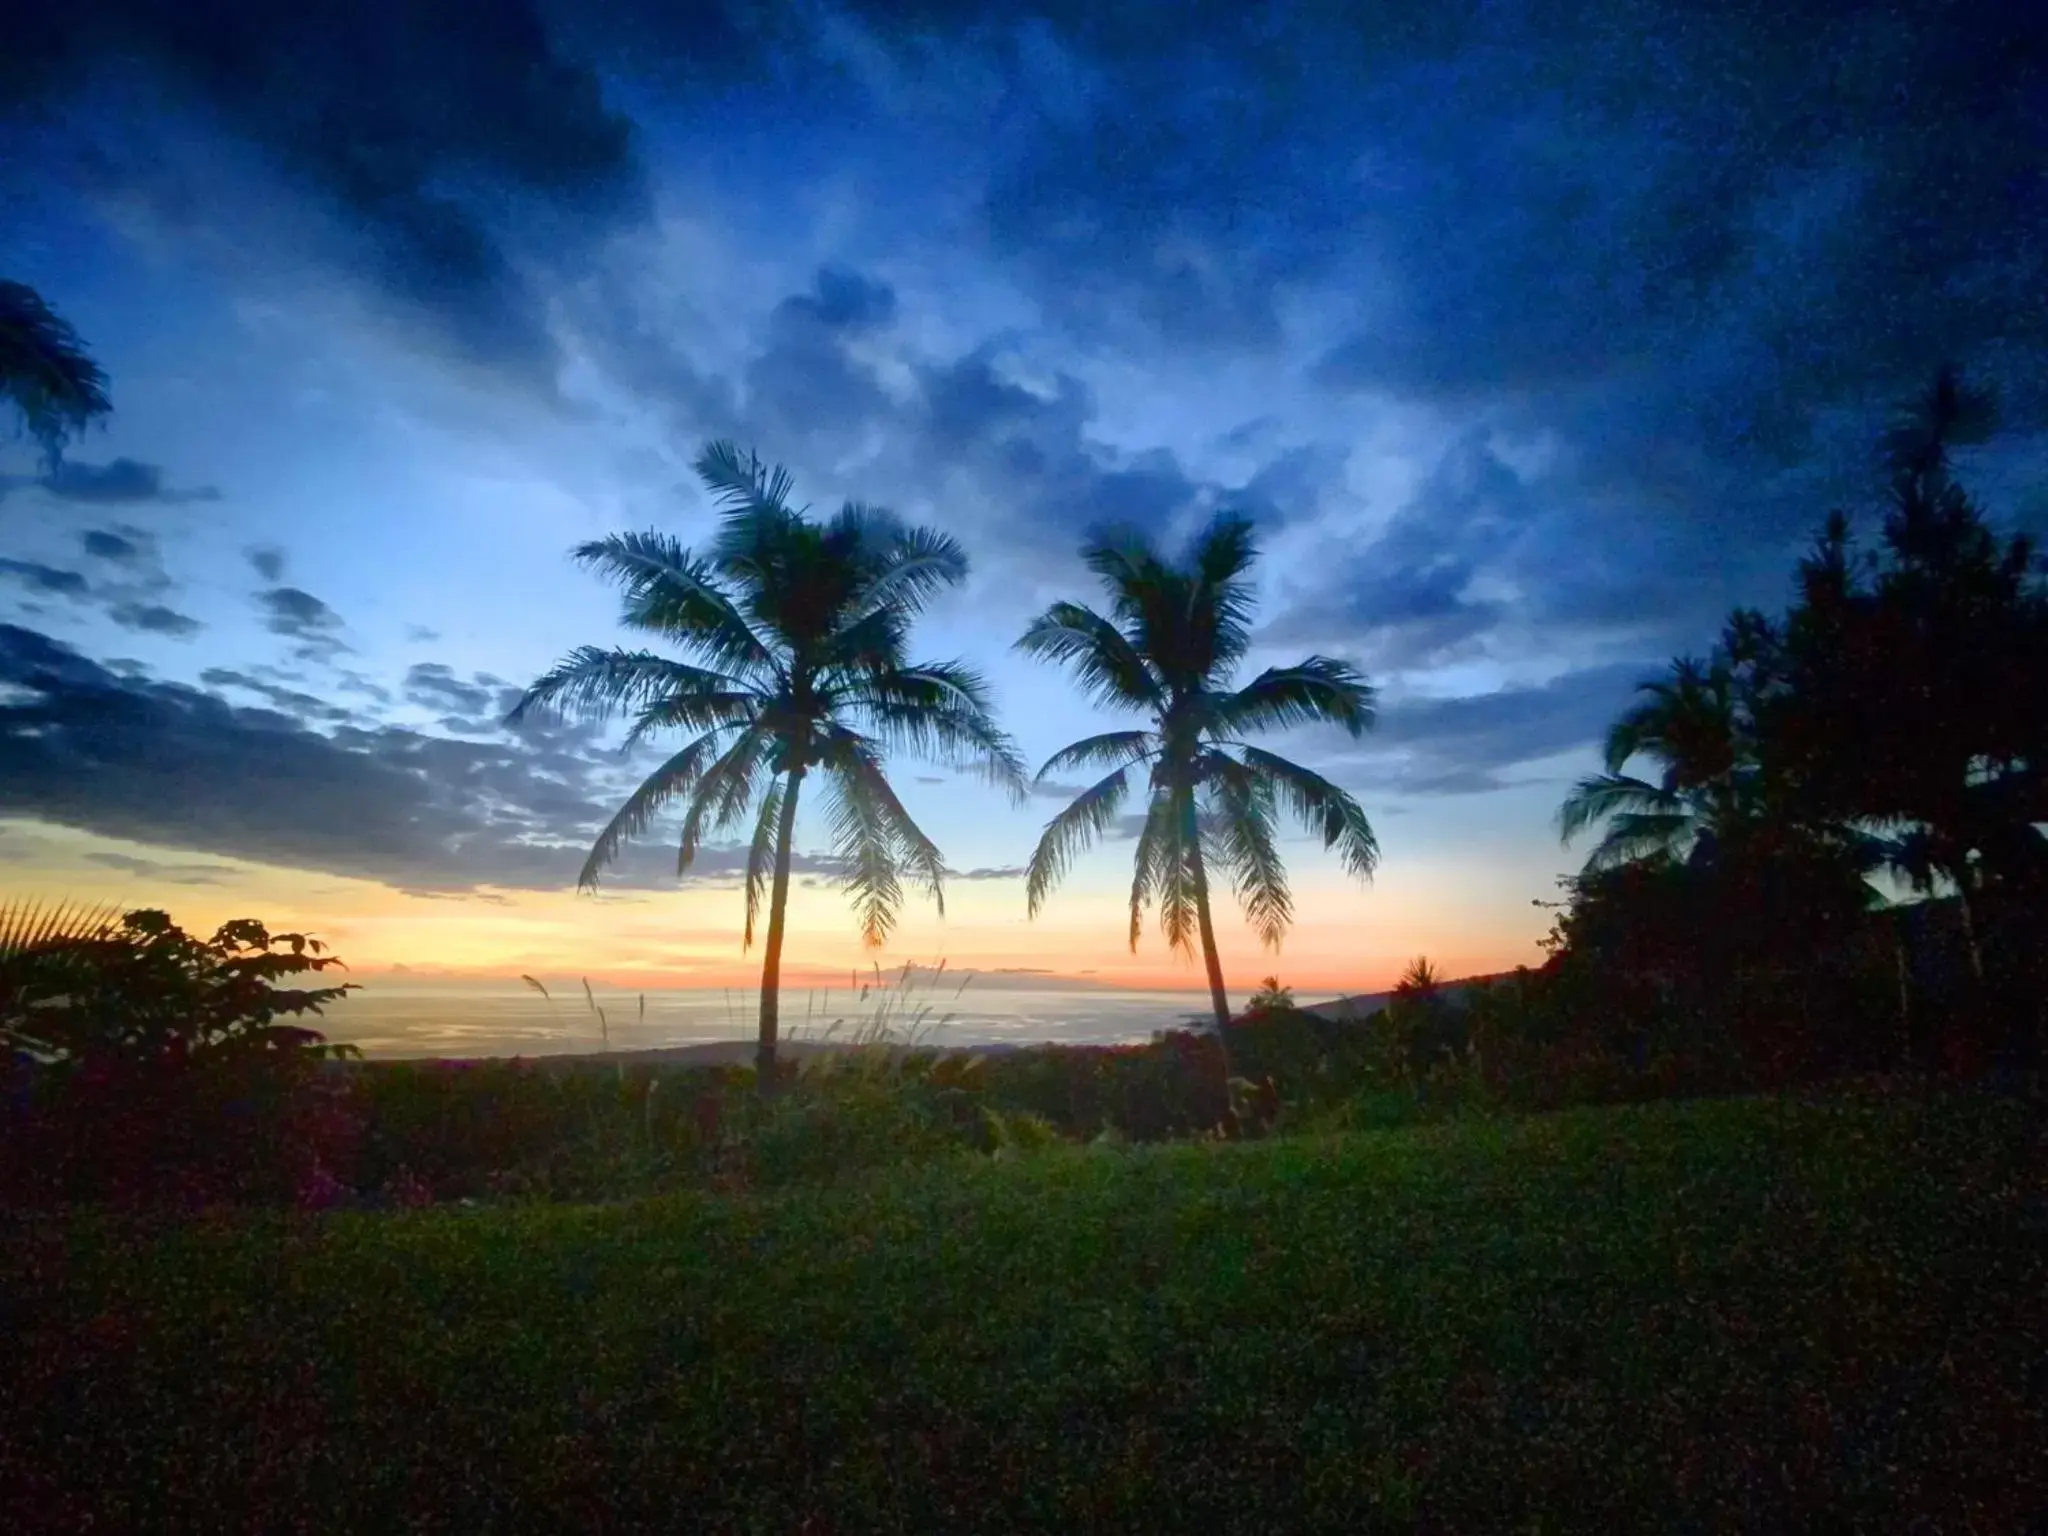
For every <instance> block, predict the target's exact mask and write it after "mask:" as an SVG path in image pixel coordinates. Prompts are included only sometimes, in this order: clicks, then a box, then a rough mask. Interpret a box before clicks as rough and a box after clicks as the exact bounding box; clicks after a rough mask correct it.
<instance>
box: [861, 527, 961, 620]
mask: <svg viewBox="0 0 2048 1536" xmlns="http://www.w3.org/2000/svg"><path fill="white" fill-rule="evenodd" d="M875 564H876V567H877V568H876V569H875V571H874V572H873V574H872V575H870V576H869V577H868V578H867V580H866V581H865V582H864V583H863V584H862V585H861V587H860V588H859V590H858V591H857V592H856V593H855V594H854V598H853V603H852V607H853V609H854V611H855V612H857V613H862V614H866V613H871V612H873V611H875V610H877V609H882V608H887V609H891V610H894V611H896V612H898V613H901V614H904V615H905V616H908V615H911V614H915V613H918V612H920V611H921V610H922V609H923V608H924V606H925V604H926V603H928V602H930V601H931V600H932V599H933V598H934V597H937V596H938V595H939V593H941V592H943V591H945V590H946V589H947V588H948V587H952V586H957V585H959V583H961V582H963V581H965V580H966V579H967V551H966V550H965V549H963V548H962V547H961V545H960V542H959V540H957V539H955V538H954V537H953V536H952V535H951V534H949V533H945V532H942V531H941V530H939V529H936V528H892V530H891V532H890V537H889V539H888V541H887V543H886V545H885V546H884V549H883V552H882V555H881V558H880V559H879V560H877V561H876V562H875Z"/></svg>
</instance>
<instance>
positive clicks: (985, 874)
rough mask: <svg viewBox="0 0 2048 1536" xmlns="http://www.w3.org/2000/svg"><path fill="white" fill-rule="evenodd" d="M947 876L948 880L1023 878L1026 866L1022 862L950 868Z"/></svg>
mask: <svg viewBox="0 0 2048 1536" xmlns="http://www.w3.org/2000/svg"><path fill="white" fill-rule="evenodd" d="M946 878H947V879H948V880H1022V879H1023V878H1024V866H1023V865H1022V864H996V865H984V866H983V867H982V868H980V869H949V870H947V871H946Z"/></svg>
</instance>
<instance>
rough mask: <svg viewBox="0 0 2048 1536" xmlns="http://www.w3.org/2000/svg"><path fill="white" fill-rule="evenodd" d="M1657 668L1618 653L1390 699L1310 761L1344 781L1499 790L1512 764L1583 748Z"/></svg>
mask: <svg viewBox="0 0 2048 1536" xmlns="http://www.w3.org/2000/svg"><path fill="white" fill-rule="evenodd" d="M1655 670H1656V669H1655V667H1654V666H1652V665H1649V664H1645V663H1638V662H1615V663H1607V664H1603V665H1599V666H1593V667H1585V668H1581V669H1579V670H1577V671H1572V672H1566V673H1564V674H1562V675H1560V676H1558V677H1555V678H1552V679H1550V680H1549V681H1547V682H1543V683H1540V684H1528V685H1517V686H1512V687H1507V688H1500V689H1496V690H1494V691H1493V692H1491V693H1480V694H1466V695H1461V696H1458V697H1449V698H1408V699H1400V700H1396V701H1394V702H1392V703H1389V704H1388V705H1387V706H1386V707H1385V708H1384V709H1382V710H1381V711H1380V718H1379V723H1378V725H1377V726H1376V727H1375V728H1374V729H1373V730H1372V731H1371V732H1370V733H1369V734H1368V735H1367V736H1366V737H1365V738H1364V739H1363V740H1362V741H1360V742H1359V743H1357V744H1356V745H1347V746H1345V747H1343V748H1342V749H1340V750H1338V751H1336V752H1330V751H1327V750H1325V751H1322V752H1319V753H1318V755H1317V762H1316V766H1317V767H1318V769H1319V771H1321V772H1324V773H1327V774H1330V775H1333V776H1334V777H1336V778H1337V779H1338V780H1339V781H1340V782H1342V783H1345V784H1348V785H1351V786H1354V787H1357V788H1361V789H1364V788H1370V789H1373V790H1378V791H1382V792H1389V793H1397V794H1407V795H1465V794H1485V793H1489V792H1491V791H1494V790H1498V789H1504V788H1506V787H1508V785H1509V784H1510V782H1511V781H1510V780H1509V779H1508V778H1507V777H1506V775H1507V774H1508V772H1509V771H1510V770H1512V769H1515V768H1518V767H1522V766H1524V765H1527V764H1532V763H1539V762H1543V761H1545V760H1547V759H1551V758H1555V757H1559V756H1561V755H1563V754H1565V753H1568V752H1574V751H1579V750H1582V749H1583V750H1587V751H1590V750H1591V749H1592V747H1593V746H1594V745H1595V744H1596V743H1597V742H1598V741H1599V740H1600V738H1601V737H1602V736H1603V735H1604V734H1605V732H1606V729H1607V726H1608V723H1609V722H1610V721H1612V720H1613V719H1614V717H1615V716H1616V715H1618V714H1620V713H1621V711H1622V710H1623V709H1624V708H1626V707H1627V705H1628V702H1629V700H1630V698H1631V696H1632V695H1633V693H1634V691H1635V687H1636V685H1637V684H1638V683H1640V682H1641V681H1643V680H1644V679H1645V678H1646V677H1649V676H1651V675H1652V674H1653V673H1654V672H1655Z"/></svg>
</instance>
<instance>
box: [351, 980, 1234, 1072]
mask: <svg viewBox="0 0 2048 1536" xmlns="http://www.w3.org/2000/svg"><path fill="white" fill-rule="evenodd" d="M548 990H549V992H550V994H551V996H550V997H545V998H544V997H542V996H540V995H539V994H538V993H536V992H534V991H532V990H531V989H530V988H526V987H523V986H520V985H518V984H517V983H514V984H512V985H509V986H508V985H504V984H502V983H480V984H475V985H454V984H441V985H415V984H408V983H406V982H404V981H385V980H377V979H371V980H369V981H367V982H365V983H364V985H363V990H362V991H360V992H356V993H352V994H350V996H349V997H347V998H346V999H345V1000H343V1001H342V1002H340V1003H338V1004H336V1005H334V1006H333V1007H331V1008H329V1009H328V1010H327V1013H326V1016H325V1018H324V1019H322V1020H316V1021H312V1022H314V1023H315V1024H316V1027H318V1028H320V1029H323V1030H324V1031H325V1032H326V1034H327V1037H328V1039H330V1040H335V1041H346V1042H348V1043H350V1044H353V1045H355V1046H357V1047H359V1048H360V1049H361V1050H362V1052H363V1054H364V1055H365V1056H381V1057H395V1056H553V1055H563V1054H567V1053H573V1052H582V1051H597V1050H602V1049H604V1047H605V1043H606V1035H607V1034H608V1035H609V1037H610V1044H611V1046H612V1048H613V1049H615V1050H636V1049H645V1048H649V1047H655V1046H671V1045H697V1044H701V1043H704V1042H706V1041H713V1040H745V1039H751V1038H752V1036H753V1033H754V1026H755V1009H756V1008H757V1006H758V1001H757V994H756V993H755V992H754V991H753V990H752V989H751V988H748V989H745V990H742V989H739V988H734V989H732V990H731V991H729V992H728V991H719V990H707V991H660V992H648V993H645V994H641V993H637V992H629V991H622V990H619V989H616V988H610V987H598V988H595V989H594V991H593V993H592V995H591V997H590V998H589V999H586V998H585V996H584V994H583V990H582V988H581V987H580V986H579V985H577V984H576V983H575V982H569V983H567V984H566V985H562V986H557V985H555V984H554V983H552V982H550V983H549V984H548ZM643 995H644V997H645V1006H644V1010H643V1006H642V1002H641V999H642V997H643ZM1207 1001H1208V998H1207V994H1205V993H1201V992H1132V991H1123V990H1114V989H1110V988H1102V989H1089V988H1078V987H1077V988H1067V987H1062V988H1058V989H1051V988H1048V989H1045V990H1033V989H1028V988H1020V987H1006V986H982V985H979V984H977V983H973V982H970V983H968V984H967V985H965V986H964V987H963V986H962V985H961V984H960V982H959V981H958V979H957V978H954V977H950V976H949V977H944V978H942V979H941V980H940V981H938V982H937V983H935V984H929V985H925V984H918V983H913V984H912V985H911V987H910V988H909V989H908V990H906V991H896V990H894V989H891V990H887V991H882V992H875V991H870V992H869V993H868V995H867V996H865V997H862V996H861V995H860V994H859V993H858V992H856V991H854V990H853V989H851V988H847V987H840V988H836V989H833V990H830V991H827V990H824V989H822V988H821V989H815V990H813V989H807V988H801V987H799V988H794V989H791V990H789V991H785V992H784V993H783V997H782V1032H783V1037H784V1038H785V1039H792V1038H793V1039H823V1038H840V1039H843V1038H846V1037H847V1036H848V1035H850V1034H853V1033H855V1032H857V1031H860V1030H862V1029H872V1028H873V1026H874V1025H875V1024H876V1023H877V1022H881V1023H884V1024H886V1025H887V1026H888V1027H889V1028H891V1029H892V1030H893V1031H894V1033H895V1034H896V1036H897V1037H898V1038H904V1037H906V1036H907V1037H910V1038H915V1039H917V1040H919V1041H921V1042H924V1043H929V1044H932V1045H985V1044H991V1043H1000V1042H1015V1043H1018V1044H1025V1043H1029V1042H1032V1041H1048V1040H1050V1041H1064V1042H1067V1043H1069V1044H1076V1045H1079V1044H1104V1045H1107V1044H1115V1043H1117V1042H1119V1041H1127V1040H1145V1039H1149V1038H1150V1037H1151V1034H1152V1031H1153V1030H1155V1029H1163V1028H1168V1027H1172V1026H1175V1025H1179V1024H1183V1023H1185V1022H1187V1021H1188V1020H1190V1019H1194V1018H1199V1017H1206V1015H1205V1012H1204V1009H1205V1006H1206V1004H1207ZM599 1009H602V1010H603V1014H604V1021H603V1024H602V1025H600V1022H599V1019H598V1014H597V1010H599Z"/></svg>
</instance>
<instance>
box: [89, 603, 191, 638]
mask: <svg viewBox="0 0 2048 1536" xmlns="http://www.w3.org/2000/svg"><path fill="white" fill-rule="evenodd" d="M107 617H108V618H110V619H112V620H113V621H114V622H115V623H116V624H118V625H120V626H121V627H122V628H123V629H135V630H141V631H143V632H144V633H146V634H152V635H169V636H170V637H171V638H172V639H174V640H189V639H191V638H192V637H193V636H194V635H196V634H198V633H199V632H200V631H201V630H202V629H204V628H206V626H205V625H204V624H202V623H200V622H199V620H197V619H195V618H193V617H192V616H191V615H190V614H185V613H180V612H178V610H177V609H175V608H167V607H165V606H164V605H163V604H162V603H115V604H114V605H113V606H112V607H111V608H109V609H108V610H107Z"/></svg>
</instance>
